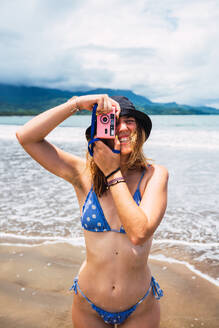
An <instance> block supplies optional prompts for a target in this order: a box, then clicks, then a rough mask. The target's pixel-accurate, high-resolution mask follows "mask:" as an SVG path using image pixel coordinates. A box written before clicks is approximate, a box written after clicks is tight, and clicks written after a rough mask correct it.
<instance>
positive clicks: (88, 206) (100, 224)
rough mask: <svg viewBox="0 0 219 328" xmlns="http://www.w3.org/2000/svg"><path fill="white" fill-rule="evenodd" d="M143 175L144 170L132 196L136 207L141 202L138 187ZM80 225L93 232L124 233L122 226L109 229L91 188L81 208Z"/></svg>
mask: <svg viewBox="0 0 219 328" xmlns="http://www.w3.org/2000/svg"><path fill="white" fill-rule="evenodd" d="M144 173H145V170H144V172H143V173H142V175H141V178H140V180H139V183H138V186H137V189H136V191H135V193H134V196H133V199H134V201H135V202H136V204H137V205H138V206H139V204H140V201H141V193H140V189H139V187H140V184H141V180H142V179H143V176H144ZM81 224H82V227H83V228H84V229H85V230H88V231H95V232H103V231H114V232H120V233H126V232H125V230H124V228H123V226H121V227H120V230H116V229H111V228H110V225H109V224H108V222H107V220H106V218H105V215H104V213H103V210H102V207H101V205H100V202H99V200H98V198H97V195H96V193H95V192H94V190H93V186H92V187H91V189H90V191H89V193H88V195H87V198H86V200H85V202H84V205H83V208H82V216H81Z"/></svg>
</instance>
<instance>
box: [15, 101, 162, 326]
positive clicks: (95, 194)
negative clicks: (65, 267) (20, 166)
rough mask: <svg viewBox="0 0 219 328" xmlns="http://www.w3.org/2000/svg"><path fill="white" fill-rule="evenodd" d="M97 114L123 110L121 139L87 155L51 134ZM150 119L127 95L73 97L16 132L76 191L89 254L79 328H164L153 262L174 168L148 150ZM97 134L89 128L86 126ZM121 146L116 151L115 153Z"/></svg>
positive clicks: (78, 286)
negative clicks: (155, 161)
mask: <svg viewBox="0 0 219 328" xmlns="http://www.w3.org/2000/svg"><path fill="white" fill-rule="evenodd" d="M94 104H97V105H98V107H97V114H103V113H108V112H110V111H111V110H112V106H114V107H115V108H116V116H117V124H116V138H115V139H114V140H113V141H111V140H107V141H106V142H102V141H101V140H99V141H96V142H95V143H94V144H93V145H94V147H93V157H91V156H89V155H88V156H87V160H86V161H85V160H84V159H81V158H79V157H77V156H74V155H72V154H69V153H66V152H64V151H63V150H61V149H59V148H57V147H56V146H54V145H52V144H50V143H48V142H47V141H46V140H45V137H46V136H47V135H48V134H49V132H50V131H52V130H53V129H54V128H55V127H56V126H57V125H59V124H60V123H61V122H63V121H64V120H65V119H66V118H68V117H69V116H70V115H72V114H73V113H75V112H76V111H77V110H81V109H86V110H88V111H92V109H93V107H94ZM150 131H151V120H150V118H149V117H148V116H147V115H146V114H144V113H142V112H140V111H137V110H136V109H135V107H134V105H133V104H132V103H131V102H130V101H129V100H128V99H127V98H126V97H122V96H121V97H120V96H117V97H111V98H110V97H108V96H107V95H88V96H81V97H73V98H72V99H70V100H69V101H68V102H66V103H64V104H62V105H60V106H57V107H55V108H53V109H50V110H48V111H46V112H44V113H42V114H40V115H38V116H36V117H35V118H33V119H32V120H31V121H30V122H28V123H26V124H25V125H24V126H23V127H22V128H20V129H19V130H18V131H17V138H18V140H19V142H20V144H21V145H22V146H23V147H24V149H25V150H26V151H27V152H28V153H29V154H30V156H32V157H33V158H34V159H35V160H36V161H37V162H39V163H40V164H41V165H42V166H43V167H45V168H46V169H47V170H49V171H50V172H52V173H54V174H55V175H57V176H59V177H62V178H63V179H65V180H66V181H68V182H70V183H71V184H72V185H73V187H74V189H75V192H76V195H77V198H78V202H79V206H80V211H81V215H82V217H81V223H82V226H83V228H84V236H85V241H86V250H87V256H86V260H85V262H84V263H83V265H82V267H81V269H80V271H79V276H78V277H77V278H75V280H74V284H73V286H72V289H73V290H74V292H75V296H74V300H73V306H72V319H73V325H74V328H87V327H91V328H92V327H95V328H102V327H112V325H115V327H116V326H117V325H120V324H121V325H122V326H124V327H127V328H135V327H138V328H157V327H159V322H160V307H159V302H158V299H159V298H160V297H161V296H162V291H161V290H160V289H159V285H158V284H157V283H156V282H155V280H154V278H153V277H152V276H151V272H150V269H149V267H148V264H147V260H148V256H149V252H150V248H151V243H152V238H153V233H154V231H155V230H156V228H157V227H158V225H159V223H160V222H161V220H162V218H163V215H164V212H165V209H166V203H167V181H168V172H167V170H166V169H165V168H164V167H162V166H160V165H149V164H148V163H147V160H146V159H145V157H144V155H143V153H142V146H143V143H144V141H146V139H147V138H148V137H149V134H150ZM86 137H87V139H88V140H89V139H91V138H92V137H91V131H90V128H88V129H87V130H86ZM114 149H115V150H116V151H114Z"/></svg>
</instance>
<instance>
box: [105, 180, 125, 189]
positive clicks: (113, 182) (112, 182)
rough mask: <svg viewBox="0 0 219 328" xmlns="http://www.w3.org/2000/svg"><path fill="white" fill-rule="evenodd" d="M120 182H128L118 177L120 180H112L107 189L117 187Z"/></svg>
mask: <svg viewBox="0 0 219 328" xmlns="http://www.w3.org/2000/svg"><path fill="white" fill-rule="evenodd" d="M120 182H126V181H125V179H124V178H123V177H118V178H115V179H112V180H110V181H109V182H108V183H107V189H108V188H109V187H111V186H114V185H116V184H117V183H120Z"/></svg>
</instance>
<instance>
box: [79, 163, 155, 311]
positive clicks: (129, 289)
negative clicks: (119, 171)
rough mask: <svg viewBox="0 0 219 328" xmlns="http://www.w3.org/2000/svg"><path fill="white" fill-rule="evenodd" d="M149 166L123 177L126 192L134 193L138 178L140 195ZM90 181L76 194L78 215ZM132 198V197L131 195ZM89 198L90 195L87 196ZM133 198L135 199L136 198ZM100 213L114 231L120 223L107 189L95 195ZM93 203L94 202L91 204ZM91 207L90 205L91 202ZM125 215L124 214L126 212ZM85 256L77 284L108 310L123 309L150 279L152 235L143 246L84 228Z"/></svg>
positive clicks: (120, 237) (134, 300) (147, 176)
mask: <svg viewBox="0 0 219 328" xmlns="http://www.w3.org/2000/svg"><path fill="white" fill-rule="evenodd" d="M151 170H153V169H152V168H148V169H147V170H145V173H143V170H141V171H140V170H139V171H133V172H131V174H129V175H128V177H127V185H128V188H129V190H130V193H131V194H132V196H133V195H136V190H137V188H138V184H139V181H140V180H141V177H142V173H143V177H142V180H141V183H140V186H139V191H140V197H141V196H142V194H143V193H144V189H145V187H146V184H147V182H148V180H149V178H150V176H151V174H152V172H151ZM90 188H91V183H90V182H89V184H88V183H87V189H86V194H85V192H84V193H83V194H77V195H78V200H79V204H80V210H81V214H83V212H84V208H83V206H84V202H85V200H86V201H87V195H88V193H89V192H90ZM135 198H136V197H135ZM91 200H93V198H92V197H91ZM136 200H137V199H136ZM97 202H98V205H99V206H100V207H101V209H102V212H103V215H104V217H105V219H106V221H107V223H108V225H109V227H110V228H111V229H115V230H117V231H119V230H120V228H121V222H120V220H119V217H118V215H117V212H116V208H115V206H114V203H113V199H112V196H111V194H110V191H107V192H106V193H105V194H104V195H103V196H102V197H101V198H97ZM94 205H95V206H96V205H97V204H96V203H95V204H94ZM91 206H92V204H91ZM127 215H128V213H127ZM84 235H85V243H86V251H87V256H86V260H85V262H84V263H83V265H82V267H81V269H80V271H79V285H80V287H81V289H82V290H83V292H84V293H85V294H86V296H87V297H88V298H90V299H91V300H92V301H93V302H94V303H95V304H96V305H99V306H101V307H103V308H104V304H105V303H106V306H105V308H106V309H107V310H108V311H116V310H118V308H119V309H120V310H124V309H127V308H128V307H129V306H132V305H133V304H135V303H136V301H137V300H138V299H140V298H141V297H142V296H143V295H144V293H145V292H146V290H147V288H148V287H149V284H150V280H151V273H150V270H149V267H148V265H147V260H148V255H149V252H150V248H151V243H152V238H150V239H149V240H148V241H146V242H145V243H144V244H143V245H137V246H135V245H133V244H132V243H131V242H130V240H129V238H128V236H127V234H124V233H119V232H114V231H102V232H99V231H98V232H96V231H88V230H84Z"/></svg>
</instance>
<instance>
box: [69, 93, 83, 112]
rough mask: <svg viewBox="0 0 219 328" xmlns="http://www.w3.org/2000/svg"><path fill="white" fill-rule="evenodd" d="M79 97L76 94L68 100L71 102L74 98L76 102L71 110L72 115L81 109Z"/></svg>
mask: <svg viewBox="0 0 219 328" xmlns="http://www.w3.org/2000/svg"><path fill="white" fill-rule="evenodd" d="M77 98H78V96H74V97H72V98H70V99H69V100H68V102H71V101H72V100H73V101H74V102H75V106H74V107H73V108H72V109H71V111H70V112H71V114H72V115H73V114H75V113H76V112H79V111H80V108H79V107H78V105H77Z"/></svg>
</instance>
